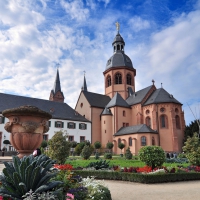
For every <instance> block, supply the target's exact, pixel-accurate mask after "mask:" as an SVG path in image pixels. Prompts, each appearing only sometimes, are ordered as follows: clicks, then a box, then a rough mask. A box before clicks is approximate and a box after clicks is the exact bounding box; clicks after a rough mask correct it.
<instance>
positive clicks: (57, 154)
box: [49, 131, 70, 164]
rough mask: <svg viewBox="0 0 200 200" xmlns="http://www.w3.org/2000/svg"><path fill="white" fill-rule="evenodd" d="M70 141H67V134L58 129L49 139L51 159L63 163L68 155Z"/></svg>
mask: <svg viewBox="0 0 200 200" xmlns="http://www.w3.org/2000/svg"><path fill="white" fill-rule="evenodd" d="M69 151H70V142H68V141H67V134H65V133H64V132H62V131H58V132H56V133H55V135H54V136H53V137H52V139H51V140H50V141H49V155H50V157H51V158H52V159H55V160H57V163H59V164H63V163H65V160H66V159H67V157H69Z"/></svg>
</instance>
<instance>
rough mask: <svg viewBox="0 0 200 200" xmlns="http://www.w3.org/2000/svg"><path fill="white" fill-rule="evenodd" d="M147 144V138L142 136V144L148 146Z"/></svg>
mask: <svg viewBox="0 0 200 200" xmlns="http://www.w3.org/2000/svg"><path fill="white" fill-rule="evenodd" d="M146 145H147V139H146V137H145V136H142V137H141V146H146Z"/></svg>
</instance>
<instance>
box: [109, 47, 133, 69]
mask: <svg viewBox="0 0 200 200" xmlns="http://www.w3.org/2000/svg"><path fill="white" fill-rule="evenodd" d="M111 67H129V68H132V69H133V64H132V61H131V59H130V58H129V57H128V56H127V55H126V54H125V53H124V52H122V51H117V52H116V53H114V54H113V55H112V56H111V57H110V58H109V59H108V61H107V64H106V70H107V69H109V68H111Z"/></svg>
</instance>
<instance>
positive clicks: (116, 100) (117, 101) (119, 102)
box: [106, 92, 130, 108]
mask: <svg viewBox="0 0 200 200" xmlns="http://www.w3.org/2000/svg"><path fill="white" fill-rule="evenodd" d="M113 106H120V107H126V108H130V106H129V105H128V104H127V103H126V101H125V100H124V99H123V98H122V97H121V95H120V94H119V93H118V92H116V93H115V95H114V97H113V98H112V99H111V100H110V102H109V103H108V105H106V107H107V108H110V107H113Z"/></svg>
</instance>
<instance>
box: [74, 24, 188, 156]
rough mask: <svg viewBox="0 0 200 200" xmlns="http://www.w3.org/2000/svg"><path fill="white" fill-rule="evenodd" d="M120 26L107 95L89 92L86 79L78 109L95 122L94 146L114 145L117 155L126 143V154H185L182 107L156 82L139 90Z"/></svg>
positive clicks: (106, 74) (107, 79) (107, 75)
mask: <svg viewBox="0 0 200 200" xmlns="http://www.w3.org/2000/svg"><path fill="white" fill-rule="evenodd" d="M116 24H117V34H116V36H115V38H114V41H113V42H112V48H113V55H112V56H111V57H110V58H109V59H108V61H107V63H106V68H105V71H104V72H103V75H104V88H105V94H104V95H102V94H98V93H93V92H89V91H88V89H87V84H86V79H85V76H84V82H83V86H82V90H81V93H80V95H79V98H78V101H77V104H76V107H75V110H76V111H77V112H78V113H79V114H81V115H82V116H84V117H85V118H86V119H87V120H89V121H91V122H92V124H91V131H92V133H91V140H92V143H94V142H96V141H100V142H101V143H102V145H103V146H104V147H105V146H106V144H107V143H108V142H112V143H113V144H114V147H113V152H114V153H117V154H119V153H120V152H121V150H120V149H119V148H118V144H119V143H124V144H125V148H124V152H125V149H127V148H128V147H130V150H131V152H132V153H133V154H135V155H137V154H138V151H139V149H140V148H141V147H143V146H149V145H157V146H161V147H162V148H163V149H164V151H166V152H181V151H182V145H183V138H184V128H185V120H184V112H183V110H182V104H181V103H180V102H179V101H178V100H177V99H175V98H174V96H173V95H171V94H170V93H168V92H167V91H166V90H165V89H164V88H162V87H161V88H156V86H155V84H154V80H152V85H150V86H148V87H146V88H143V89H141V90H139V91H137V90H136V88H135V77H136V69H135V68H134V67H133V64H132V61H131V59H130V58H129V57H128V56H127V55H126V54H125V51H124V49H125V42H124V39H123V38H122V36H121V35H120V33H119V24H118V23H116Z"/></svg>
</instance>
